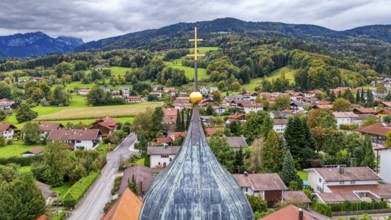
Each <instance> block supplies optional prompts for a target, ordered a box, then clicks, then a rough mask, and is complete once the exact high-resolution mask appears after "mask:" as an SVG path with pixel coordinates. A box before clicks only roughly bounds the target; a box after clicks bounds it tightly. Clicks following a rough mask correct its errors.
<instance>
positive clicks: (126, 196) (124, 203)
mask: <svg viewBox="0 0 391 220" xmlns="http://www.w3.org/2000/svg"><path fill="white" fill-rule="evenodd" d="M142 206H143V201H142V200H141V199H140V198H139V197H138V196H137V195H136V194H135V193H134V192H133V191H132V190H130V189H129V188H126V189H125V191H124V193H122V194H121V196H120V197H119V198H118V199H117V201H116V202H115V203H114V204H113V205H112V206H111V208H110V209H109V210H108V211H107V212H106V214H105V215H104V216H103V217H102V219H101V220H123V219H126V220H138V219H139V216H140V212H141V207H142Z"/></svg>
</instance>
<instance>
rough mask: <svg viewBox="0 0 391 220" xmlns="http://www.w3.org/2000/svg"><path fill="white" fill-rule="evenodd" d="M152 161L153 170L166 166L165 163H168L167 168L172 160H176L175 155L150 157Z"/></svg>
mask: <svg viewBox="0 0 391 220" xmlns="http://www.w3.org/2000/svg"><path fill="white" fill-rule="evenodd" d="M149 157H150V160H151V164H150V166H151V168H154V167H156V166H164V163H166V166H168V164H170V162H171V161H172V160H174V157H175V155H150V156H149Z"/></svg>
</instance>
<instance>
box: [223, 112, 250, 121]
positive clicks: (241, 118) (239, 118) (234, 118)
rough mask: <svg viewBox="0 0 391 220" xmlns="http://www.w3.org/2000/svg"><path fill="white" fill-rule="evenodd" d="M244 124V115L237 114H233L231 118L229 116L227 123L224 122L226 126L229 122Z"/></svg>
mask: <svg viewBox="0 0 391 220" xmlns="http://www.w3.org/2000/svg"><path fill="white" fill-rule="evenodd" d="M234 121H236V122H246V115H244V114H239V113H235V114H233V115H231V116H229V118H228V119H227V121H226V122H225V123H226V124H230V123H231V122H234Z"/></svg>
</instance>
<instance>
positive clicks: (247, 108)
mask: <svg viewBox="0 0 391 220" xmlns="http://www.w3.org/2000/svg"><path fill="white" fill-rule="evenodd" d="M230 105H231V106H234V107H236V108H238V109H243V111H244V112H245V113H246V114H248V113H250V112H257V111H263V110H264V107H265V105H264V104H263V103H258V102H254V101H241V100H240V101H239V100H232V101H231V103H230Z"/></svg>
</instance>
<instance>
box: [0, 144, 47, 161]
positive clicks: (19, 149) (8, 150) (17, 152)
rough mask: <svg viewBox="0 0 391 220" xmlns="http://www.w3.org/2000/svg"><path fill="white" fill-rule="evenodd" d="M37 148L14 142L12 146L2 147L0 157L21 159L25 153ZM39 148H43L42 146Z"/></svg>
mask: <svg viewBox="0 0 391 220" xmlns="http://www.w3.org/2000/svg"><path fill="white" fill-rule="evenodd" d="M36 146H37V145H25V144H24V143H23V142H22V141H13V142H12V145H6V146H4V147H0V157H2V158H8V157H19V156H22V153H23V152H25V151H28V150H30V149H32V148H34V147H36ZM38 146H40V147H42V145H38Z"/></svg>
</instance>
